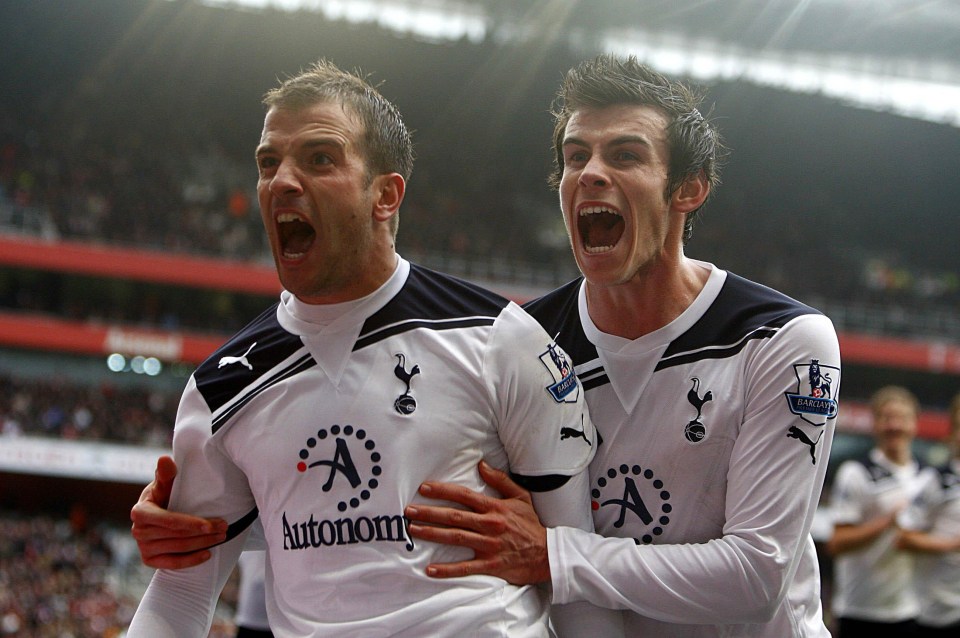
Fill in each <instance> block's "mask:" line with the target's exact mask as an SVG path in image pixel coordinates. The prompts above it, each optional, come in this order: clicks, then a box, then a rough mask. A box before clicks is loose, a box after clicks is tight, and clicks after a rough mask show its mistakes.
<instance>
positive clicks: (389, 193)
mask: <svg viewBox="0 0 960 638" xmlns="http://www.w3.org/2000/svg"><path fill="white" fill-rule="evenodd" d="M373 188H374V189H375V192H376V198H375V199H374V200H373V217H374V219H375V220H376V221H380V222H385V221H387V220H389V219H390V218H391V217H393V216H394V215H396V214H397V211H399V210H400V202H402V201H403V194H404V193H405V192H406V188H407V183H406V181H404V179H403V176H402V175H400V173H384V174H383V175H377V176H376V177H375V178H374V185H373Z"/></svg>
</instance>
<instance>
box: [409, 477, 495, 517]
mask: <svg viewBox="0 0 960 638" xmlns="http://www.w3.org/2000/svg"><path fill="white" fill-rule="evenodd" d="M419 492H420V495H421V496H425V497H427V498H431V499H436V500H440V501H450V502H452V503H458V504H460V505H463V506H464V507H466V508H468V509H470V510H472V511H474V512H485V511H487V510H489V509H490V507H491V505H492V504H493V502H494V501H495V499H491V498H490V497H489V496H484V495H483V494H481V493H479V492H475V491H473V490H471V489H470V488H469V487H464V486H463V485H456V484H454V483H434V482H431V481H427V482H426V483H424V484H423V485H421V486H420V490H419Z"/></svg>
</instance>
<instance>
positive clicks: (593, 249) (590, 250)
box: [584, 246, 613, 255]
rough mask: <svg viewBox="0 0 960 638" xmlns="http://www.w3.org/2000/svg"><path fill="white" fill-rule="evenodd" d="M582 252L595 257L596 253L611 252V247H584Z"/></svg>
mask: <svg viewBox="0 0 960 638" xmlns="http://www.w3.org/2000/svg"><path fill="white" fill-rule="evenodd" d="M584 250H586V251H587V252H588V253H590V254H591V255H596V254H598V253H605V252H607V251H609V250H613V246H584Z"/></svg>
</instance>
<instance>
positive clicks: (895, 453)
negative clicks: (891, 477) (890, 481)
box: [883, 446, 911, 465]
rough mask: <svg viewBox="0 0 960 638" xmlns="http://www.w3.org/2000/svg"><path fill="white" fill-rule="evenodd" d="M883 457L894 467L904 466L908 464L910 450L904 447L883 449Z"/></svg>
mask: <svg viewBox="0 0 960 638" xmlns="http://www.w3.org/2000/svg"><path fill="white" fill-rule="evenodd" d="M883 454H884V456H886V457H887V459H889V460H890V462H891V463H893V464H894V465H906V464H908V463H909V462H910V460H911V456H910V448H909V447H907V448H904V447H899V446H898V447H894V448H885V449H884V450H883Z"/></svg>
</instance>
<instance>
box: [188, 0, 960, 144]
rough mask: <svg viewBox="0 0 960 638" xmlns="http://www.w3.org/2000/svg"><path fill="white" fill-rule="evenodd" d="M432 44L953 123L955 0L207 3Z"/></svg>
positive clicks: (957, 81) (958, 23)
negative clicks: (526, 45) (459, 44)
mask: <svg viewBox="0 0 960 638" xmlns="http://www.w3.org/2000/svg"><path fill="white" fill-rule="evenodd" d="M206 3H207V4H214V5H226V6H234V7H237V8H243V9H247V10H249V9H268V10H290V11H313V12H318V13H322V14H323V15H325V16H326V17H327V18H328V19H330V20H342V21H348V22H354V23H376V24H378V25H379V26H381V27H383V28H387V29H391V30H394V31H397V32H400V33H405V34H409V35H411V36H412V37H417V38H420V39H426V40H432V41H444V40H460V39H468V40H471V41H483V40H487V39H492V40H494V41H502V42H509V41H536V40H543V41H546V42H553V41H556V40H560V39H563V40H565V41H566V43H567V44H568V46H569V47H570V48H571V49H572V50H575V51H577V52H578V53H583V54H592V53H596V52H601V51H607V52H617V53H632V54H635V55H637V56H638V57H640V58H641V59H642V60H644V61H646V62H648V63H649V64H651V65H653V66H655V67H657V68H659V69H661V70H663V71H665V72H668V73H674V74H682V75H687V76H690V77H693V78H696V79H697V80H698V81H700V82H710V81H720V80H745V81H748V82H752V83H755V84H758V85H764V86H774V87H777V88H782V89H787V90H793V91H798V92H803V93H812V94H823V95H827V96H830V97H834V98H837V99H840V100H842V101H845V102H848V103H850V104H853V105H856V106H860V107H863V108H871V109H877V110H883V111H891V112H894V113H898V114H900V115H904V116H907V117H913V118H917V119H923V120H929V121H933V122H940V123H945V124H951V125H953V126H957V127H960V62H958V61H960V3H957V2H954V1H952V0H927V1H918V0H206Z"/></svg>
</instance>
